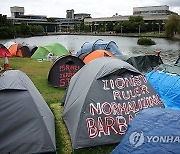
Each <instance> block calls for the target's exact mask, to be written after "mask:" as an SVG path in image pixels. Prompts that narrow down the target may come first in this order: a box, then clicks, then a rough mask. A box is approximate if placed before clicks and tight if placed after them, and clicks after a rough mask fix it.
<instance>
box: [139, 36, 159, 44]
mask: <svg viewBox="0 0 180 154" xmlns="http://www.w3.org/2000/svg"><path fill="white" fill-rule="evenodd" d="M137 44H139V45H155V44H156V43H155V42H154V41H153V40H152V39H150V38H146V37H142V38H139V39H138V42H137Z"/></svg>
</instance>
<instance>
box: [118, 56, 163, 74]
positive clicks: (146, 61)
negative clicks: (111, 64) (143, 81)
mask: <svg viewBox="0 0 180 154" xmlns="http://www.w3.org/2000/svg"><path fill="white" fill-rule="evenodd" d="M116 58H119V59H121V60H123V61H126V62H128V63H129V64H131V65H132V66H134V67H135V68H136V69H138V70H139V71H140V72H141V73H143V74H146V73H148V72H150V71H152V70H153V69H154V68H155V67H157V66H159V65H160V64H163V61H162V59H161V57H160V56H157V55H153V54H145V55H142V54H136V55H135V54H132V55H121V56H116Z"/></svg>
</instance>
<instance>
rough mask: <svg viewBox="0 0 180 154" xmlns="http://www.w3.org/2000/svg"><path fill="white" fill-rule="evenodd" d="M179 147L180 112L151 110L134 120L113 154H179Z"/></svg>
mask: <svg viewBox="0 0 180 154" xmlns="http://www.w3.org/2000/svg"><path fill="white" fill-rule="evenodd" d="M179 145H180V111H177V110H171V109H162V108H151V109H146V110H143V111H141V112H140V113H139V114H138V115H137V116H136V117H135V118H134V119H133V120H132V122H131V123H130V124H129V126H128V130H127V132H126V134H125V136H124V138H123V139H122V140H121V142H120V143H119V145H118V146H117V147H116V148H115V149H114V150H113V151H112V152H111V154H129V153H131V154H157V153H158V154H170V153H171V154H172V153H173V154H179V153H180V146H179Z"/></svg>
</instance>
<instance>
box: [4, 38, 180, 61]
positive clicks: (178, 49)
mask: <svg viewBox="0 0 180 154" xmlns="http://www.w3.org/2000/svg"><path fill="white" fill-rule="evenodd" d="M97 39H102V40H104V41H105V42H109V41H114V42H116V44H117V46H118V47H119V49H120V50H121V51H122V53H123V54H141V53H143V54H146V53H151V54H152V53H154V51H156V50H161V54H160V55H161V58H162V59H163V62H164V63H166V64H173V63H174V62H175V61H176V60H177V58H178V55H179V54H180V41H175V40H169V39H164V38H151V39H152V40H154V41H155V42H156V45H151V46H144V45H137V40H138V37H122V36H90V35H88V36H87V35H49V36H36V37H29V38H16V39H10V40H0V42H1V43H6V42H8V41H15V42H18V43H23V42H24V43H27V44H29V45H36V46H41V45H42V46H44V45H48V44H50V43H55V42H58V43H61V44H62V45H64V46H65V47H66V48H67V49H68V50H71V51H73V52H74V54H75V53H76V52H77V51H78V50H79V49H80V48H81V46H82V45H83V44H84V43H85V42H93V41H95V40H97Z"/></svg>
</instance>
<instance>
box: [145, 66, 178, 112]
mask: <svg viewBox="0 0 180 154" xmlns="http://www.w3.org/2000/svg"><path fill="white" fill-rule="evenodd" d="M146 78H147V80H148V81H149V83H150V84H151V85H152V86H153V88H154V89H155V90H156V92H157V93H158V95H159V97H160V98H161V99H162V101H163V103H164V105H165V107H166V108H171V109H176V110H180V67H178V66H171V65H167V64H166V65H165V64H162V65H160V66H159V68H157V69H156V70H153V71H151V72H149V73H148V74H146Z"/></svg>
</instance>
